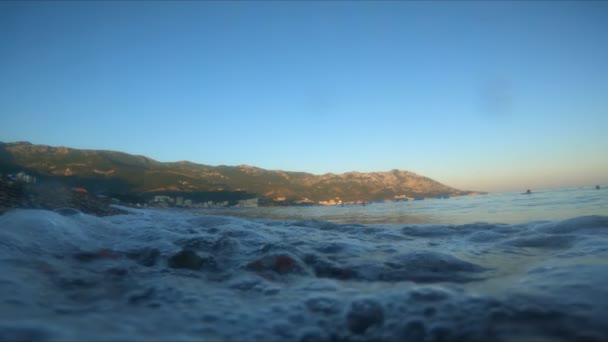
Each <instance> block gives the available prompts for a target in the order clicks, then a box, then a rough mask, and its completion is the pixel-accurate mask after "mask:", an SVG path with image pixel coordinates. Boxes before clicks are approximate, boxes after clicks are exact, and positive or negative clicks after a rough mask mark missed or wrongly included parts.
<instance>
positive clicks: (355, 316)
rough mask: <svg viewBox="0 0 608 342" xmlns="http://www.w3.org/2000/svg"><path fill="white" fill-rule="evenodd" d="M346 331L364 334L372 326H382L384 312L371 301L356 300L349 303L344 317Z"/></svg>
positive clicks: (375, 302) (378, 305)
mask: <svg viewBox="0 0 608 342" xmlns="http://www.w3.org/2000/svg"><path fill="white" fill-rule="evenodd" d="M346 323H347V325H348V329H349V330H350V331H351V332H353V333H355V334H364V333H365V332H366V331H367V329H369V328H370V327H373V326H382V324H383V323H384V310H383V309H382V305H380V303H378V302H377V301H375V300H373V299H358V300H355V301H353V302H352V303H351V305H350V308H349V311H348V314H347V315H346Z"/></svg>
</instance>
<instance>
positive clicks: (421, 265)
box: [378, 251, 486, 283]
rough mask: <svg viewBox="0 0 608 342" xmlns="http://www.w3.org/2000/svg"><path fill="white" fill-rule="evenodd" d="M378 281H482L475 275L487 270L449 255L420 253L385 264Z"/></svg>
mask: <svg viewBox="0 0 608 342" xmlns="http://www.w3.org/2000/svg"><path fill="white" fill-rule="evenodd" d="M385 266H386V268H384V269H383V270H381V272H379V274H378V277H379V279H378V280H383V281H405V280H410V281H415V282H437V281H450V282H459V283H464V282H470V281H475V280H480V278H479V277H474V276H473V275H472V274H473V273H479V272H483V271H485V270H486V269H485V268H483V267H481V266H479V265H476V264H473V263H470V262H467V261H463V260H460V259H457V258H455V257H453V256H451V255H449V254H443V253H436V252H427V251H418V252H412V253H407V254H401V255H397V256H395V257H393V258H391V260H389V261H387V262H386V263H385Z"/></svg>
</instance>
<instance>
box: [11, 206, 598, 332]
mask: <svg viewBox="0 0 608 342" xmlns="http://www.w3.org/2000/svg"><path fill="white" fill-rule="evenodd" d="M123 209H125V210H129V211H130V214H128V215H118V216H111V217H104V218H98V217H93V216H90V215H85V214H82V213H80V212H78V211H76V210H74V209H64V210H57V211H45V210H14V211H11V212H8V213H6V214H4V215H2V216H0V307H1V308H2V310H0V315H1V316H0V321H2V323H0V340H62V341H63V340H90V339H99V340H110V339H111V340H113V339H117V340H146V341H147V340H239V341H241V340H261V341H286V340H294V341H326V340H327V341H330V340H332V341H347V340H348V341H351V340H354V341H357V340H387V341H404V340H407V341H435V340H437V341H439V340H442V341H456V340H469V341H475V340H478V341H487V340H499V341H500V340H505V341H507V340H522V339H528V340H530V339H532V340H533V339H543V338H544V339H553V340H564V341H566V340H574V339H588V340H594V339H595V340H598V341H599V340H606V339H608V324H606V323H608V293H607V292H608V290H607V289H606V287H605V284H606V283H607V281H608V265H607V263H606V261H605V260H608V259H606V256H608V243H607V239H608V217H607V216H584V217H577V218H572V219H569V220H563V221H535V222H528V223H525V224H513V225H508V224H489V223H475V224H468V225H386V224H385V225H367V224H336V223H330V222H325V221H318V220H270V219H243V218H235V217H224V216H212V215H201V214H193V213H179V212H168V211H157V210H133V209H126V208H123Z"/></svg>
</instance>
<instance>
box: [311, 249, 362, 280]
mask: <svg viewBox="0 0 608 342" xmlns="http://www.w3.org/2000/svg"><path fill="white" fill-rule="evenodd" d="M304 261H305V262H306V264H308V265H310V266H312V268H313V270H314V271H315V275H316V276H317V277H319V278H330V279H339V280H347V279H353V278H356V277H357V272H356V271H355V270H353V269H352V268H348V267H346V266H338V265H336V264H334V263H332V262H330V261H327V260H324V259H320V258H318V257H316V256H314V255H313V254H308V255H306V256H305V257H304Z"/></svg>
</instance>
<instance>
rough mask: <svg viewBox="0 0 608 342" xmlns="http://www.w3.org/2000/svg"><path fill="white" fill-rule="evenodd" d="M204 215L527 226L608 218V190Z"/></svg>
mask: <svg viewBox="0 0 608 342" xmlns="http://www.w3.org/2000/svg"><path fill="white" fill-rule="evenodd" d="M203 212H205V213H210V212H212V213H217V214H223V215H235V216H242V217H256V218H275V219H318V220H324V221H331V222H338V223H367V224H378V223H431V224H465V223H473V222H490V223H523V222H530V221H539V220H543V221H544V220H562V219H567V218H572V217H577V216H584V215H607V214H608V187H607V186H603V187H602V188H601V189H599V190H596V189H595V187H586V188H570V189H559V190H544V191H535V192H533V193H531V194H529V195H528V194H522V193H500V194H489V195H481V196H466V197H453V198H448V199H426V200H422V201H409V202H394V203H374V204H370V205H367V206H361V205H352V206H344V207H340V206H331V207H323V206H315V207H272V208H270V207H268V208H246V209H231V210H218V209H216V210H204V211H203Z"/></svg>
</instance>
